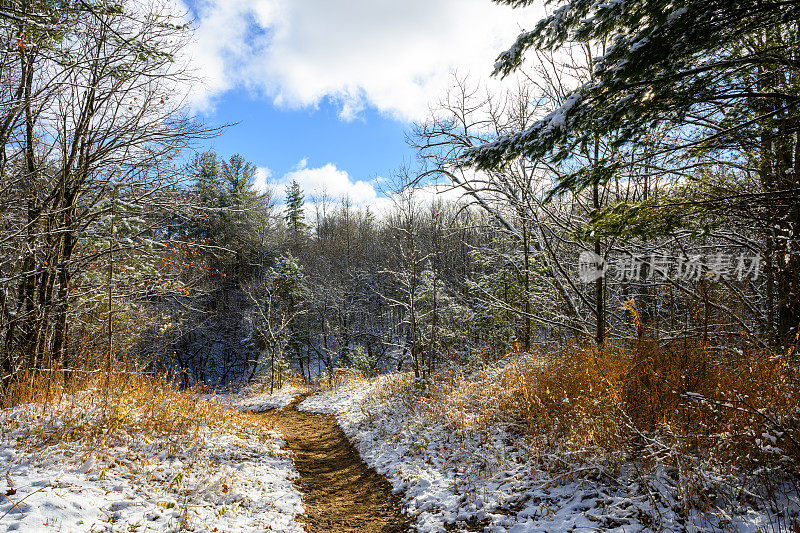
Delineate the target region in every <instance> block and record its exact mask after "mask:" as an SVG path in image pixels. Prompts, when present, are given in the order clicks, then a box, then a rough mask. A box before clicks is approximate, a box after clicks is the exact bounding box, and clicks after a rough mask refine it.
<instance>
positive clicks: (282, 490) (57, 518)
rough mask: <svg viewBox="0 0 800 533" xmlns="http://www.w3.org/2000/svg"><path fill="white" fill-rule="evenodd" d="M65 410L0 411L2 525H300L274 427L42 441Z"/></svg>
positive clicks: (297, 498)
mask: <svg viewBox="0 0 800 533" xmlns="http://www.w3.org/2000/svg"><path fill="white" fill-rule="evenodd" d="M92 416H93V415H92V414H91V413H87V414H86V417H87V418H91V417H92ZM59 417H60V413H59V412H58V410H57V409H53V410H48V411H46V412H43V411H42V409H41V407H37V406H22V407H17V408H15V409H12V410H3V411H0V533H6V532H12V531H20V532H28V531H43V532H44V531H70V532H83V531H87V532H88V531H131V532H133V531H139V532H144V531H179V530H180V531H183V530H191V531H195V532H212V531H227V532H254V531H264V530H267V529H269V530H272V531H286V532H298V533H299V532H302V531H304V529H303V525H302V524H300V523H298V521H297V517H298V515H300V514H302V513H303V512H304V508H303V503H302V499H301V494H300V493H299V491H298V490H297V488H296V487H295V486H294V484H293V480H294V479H295V478H296V477H297V475H298V474H297V472H296V470H295V468H294V466H293V464H292V461H291V456H290V452H288V451H286V450H285V449H284V442H283V440H282V439H281V437H280V435H279V434H278V433H276V432H275V431H272V430H268V429H263V428H256V427H230V428H228V427H211V426H202V427H200V428H199V429H198V430H197V431H196V433H194V434H191V435H190V434H174V433H173V434H169V435H163V436H159V435H149V434H138V435H137V434H135V433H133V434H128V433H126V432H125V430H118V431H117V432H116V433H115V434H114V438H113V439H112V441H113V442H109V443H106V444H105V445H104V446H96V445H94V446H85V445H81V444H80V443H76V442H63V441H62V442H59V439H53V438H44V439H41V440H37V436H40V435H44V434H48V433H49V432H50V431H51V430H52V429H54V428H55V429H57V428H58V426H59V425H60V424H61V423H62V421H61V419H60V418H59ZM53 434H55V433H53ZM34 442H36V443H37V444H35V445H33V444H32V443H34Z"/></svg>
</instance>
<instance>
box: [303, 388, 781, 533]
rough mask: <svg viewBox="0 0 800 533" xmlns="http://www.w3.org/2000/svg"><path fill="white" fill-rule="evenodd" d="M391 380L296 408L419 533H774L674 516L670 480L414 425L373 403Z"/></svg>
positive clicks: (414, 416)
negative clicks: (343, 449)
mask: <svg viewBox="0 0 800 533" xmlns="http://www.w3.org/2000/svg"><path fill="white" fill-rule="evenodd" d="M392 379H398V378H397V377H395V376H384V377H382V378H379V379H378V380H375V381H372V382H367V381H362V382H360V383H359V382H355V383H350V384H347V385H345V386H342V387H340V388H338V389H333V390H328V391H324V392H319V393H317V394H315V395H313V396H310V397H309V398H307V399H306V400H305V401H304V402H303V403H302V404H301V405H300V409H302V410H308V411H313V412H323V413H331V414H334V415H336V416H337V419H338V421H339V425H340V426H341V427H342V429H343V430H344V432H345V433H346V434H347V436H348V437H349V438H350V440H351V441H352V442H353V443H354V444H355V445H356V447H357V448H358V450H359V452H360V453H361V456H362V458H363V459H364V460H365V461H366V462H367V464H369V465H370V466H371V467H373V468H375V470H376V471H377V472H379V473H381V474H383V475H385V476H386V477H387V478H388V480H389V481H390V482H391V484H392V485H393V488H394V491H395V492H397V493H399V492H401V491H402V492H404V504H405V506H406V512H407V513H408V514H409V515H412V516H415V517H416V527H417V529H418V531H421V532H441V531H445V528H446V527H447V528H448V529H450V528H452V527H453V526H455V528H456V529H457V530H462V531H463V530H466V529H467V528H469V530H472V531H474V530H475V527H476V526H477V527H479V528H482V530H483V531H511V532H523V531H525V532H528V531H530V532H533V531H537V532H538V531H548V532H562V531H563V532H568V531H569V532H572V531H617V532H623V531H624V532H627V533H631V532H636V531H652V530H654V529H657V530H666V531H722V530H727V531H742V532H755V531H772V530H775V528H774V524H770V523H769V518H767V517H766V516H765V515H762V514H759V513H757V512H755V511H753V510H752V509H741V510H740V512H739V514H737V515H735V516H728V515H727V514H726V513H724V512H721V511H720V513H719V514H718V516H717V518H716V519H713V513H712V514H711V515H710V516H711V517H712V521H704V518H702V517H699V516H690V517H686V516H681V514H680V513H679V512H678V509H679V506H678V505H676V504H677V502H676V501H675V498H676V497H677V495H676V494H675V492H676V491H675V490H674V489H672V488H670V486H669V481H668V479H663V480H662V479H660V476H650V478H649V479H648V484H647V487H648V489H646V490H644V489H642V486H643V485H642V484H641V481H642V478H641V477H640V475H639V473H638V472H637V471H636V469H635V467H634V466H633V465H626V464H625V463H621V464H609V462H608V461H607V462H605V463H589V464H587V463H586V462H578V461H572V460H571V459H570V457H569V455H568V454H556V453H554V454H552V455H544V454H542V453H537V452H536V451H534V450H531V449H529V448H528V447H527V444H526V440H525V439H524V438H523V437H522V436H521V432H520V431H518V430H515V428H514V427H511V426H506V427H503V426H500V425H495V426H494V427H492V428H491V430H490V431H488V432H479V431H475V432H463V431H456V430H453V429H452V428H450V427H447V426H446V425H445V424H443V423H442V422H440V421H439V422H437V421H434V420H430V419H426V418H425V417H423V416H421V415H420V414H419V413H418V412H417V411H416V410H415V409H414V408H413V406H411V405H409V404H408V403H407V402H403V401H402V398H397V397H392V396H391V395H387V394H381V393H380V391H381V390H382V389H383V388H384V385H386V383H387V382H386V381H384V380H392ZM795 503H796V502H795ZM708 518H709V516H706V519H708ZM478 530H480V529H478Z"/></svg>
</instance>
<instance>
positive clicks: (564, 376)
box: [379, 341, 800, 467]
mask: <svg viewBox="0 0 800 533" xmlns="http://www.w3.org/2000/svg"><path fill="white" fill-rule="evenodd" d="M793 366H794V365H793V364H791V362H790V361H788V359H787V357H786V356H779V355H777V354H774V353H771V352H768V351H754V352H751V353H747V354H745V355H743V354H741V353H737V352H727V351H717V352H712V351H711V350H709V349H707V348H705V347H703V346H699V345H697V344H691V343H688V342H686V343H684V342H676V343H672V344H667V345H660V344H659V343H657V342H646V341H639V342H634V343H632V344H627V345H625V344H619V345H613V344H612V345H608V346H606V347H604V348H603V349H602V350H600V349H597V348H595V347H583V346H573V347H570V348H569V349H563V350H559V351H552V350H542V351H540V352H536V353H531V354H516V355H513V356H511V357H509V358H508V359H507V360H506V362H505V363H504V364H501V365H498V366H485V367H483V368H480V369H478V370H474V371H472V372H470V373H467V372H459V371H454V370H452V369H450V370H445V371H440V372H438V373H437V374H435V375H434V376H433V379H431V380H430V383H429V385H428V391H427V394H423V395H420V394H418V392H419V391H418V390H417V387H416V386H415V382H414V379H413V376H411V375H403V376H401V377H398V378H395V379H393V380H387V381H386V382H385V384H384V385H383V386H382V388H381V390H380V391H379V394H380V395H383V396H387V397H389V396H391V397H393V398H395V399H397V400H399V401H402V402H403V403H404V404H406V405H408V406H409V407H410V408H412V409H419V411H420V413H421V414H422V415H423V416H427V417H431V418H434V419H436V420H438V421H439V422H442V423H445V424H446V425H447V426H448V427H451V428H452V429H454V430H458V431H471V430H477V431H485V430H487V429H488V428H489V427H490V426H491V425H492V424H494V423H497V422H503V423H509V424H510V425H511V426H516V427H518V428H520V430H524V432H525V433H526V434H527V436H528V438H529V440H530V441H531V444H532V445H533V446H534V447H536V448H538V449H541V450H546V449H554V448H558V449H562V450H565V451H569V452H571V453H577V454H584V455H593V456H605V457H610V456H612V455H616V454H619V453H623V454H624V455H625V456H627V457H629V458H634V459H637V460H651V459H652V460H657V459H659V458H663V456H665V455H669V454H673V455H675V452H680V454H683V456H693V457H700V458H702V459H703V460H707V461H711V462H715V463H718V464H724V465H728V466H741V467H747V466H755V465H763V464H765V461H766V462H767V463H771V464H780V463H782V462H783V463H788V462H793V464H800V463H799V462H798V459H800V447H798V444H797V443H798V440H800V424H798V415H799V414H800V388H799V387H798V385H799V383H798V379H797V373H796V371H795V370H794V368H793Z"/></svg>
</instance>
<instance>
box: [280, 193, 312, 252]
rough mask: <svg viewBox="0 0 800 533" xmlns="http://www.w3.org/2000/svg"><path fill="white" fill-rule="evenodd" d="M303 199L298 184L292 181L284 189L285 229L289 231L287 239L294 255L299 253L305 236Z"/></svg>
mask: <svg viewBox="0 0 800 533" xmlns="http://www.w3.org/2000/svg"><path fill="white" fill-rule="evenodd" d="M304 206H305V198H304V196H303V191H302V190H301V189H300V184H298V183H297V181H296V180H292V183H291V185H289V186H288V187H287V188H286V215H285V219H286V227H287V228H288V230H289V238H290V241H291V244H292V250H293V251H294V253H295V254H297V253H298V252H299V249H300V245H301V244H302V242H303V239H304V238H305V236H306V229H307V226H306V222H305V207H304Z"/></svg>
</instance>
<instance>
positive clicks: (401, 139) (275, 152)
mask: <svg viewBox="0 0 800 533" xmlns="http://www.w3.org/2000/svg"><path fill="white" fill-rule="evenodd" d="M203 116H204V118H205V120H206V122H207V123H209V124H213V125H221V124H226V123H231V122H237V123H238V124H235V125H233V126H230V127H229V128H227V129H225V130H224V132H223V134H222V135H221V136H219V137H217V138H216V139H213V140H211V141H209V142H208V146H209V147H210V148H213V149H214V150H215V151H216V152H217V153H219V154H220V155H222V156H223V157H225V158H228V157H230V156H231V155H233V154H235V153H240V154H242V155H243V156H245V158H246V159H248V160H249V161H252V162H253V163H255V164H256V165H258V166H260V167H265V168H269V169H270V170H271V172H272V176H273V177H278V176H283V175H285V174H286V173H288V172H290V171H291V170H293V169H294V168H295V167H296V165H297V164H298V163H299V162H301V160H303V159H306V160H307V165H308V166H309V167H312V168H316V167H322V166H323V165H325V164H328V163H332V164H333V165H335V166H336V167H337V168H339V169H344V170H346V171H347V172H348V174H349V175H350V176H351V177H352V178H353V179H355V180H359V179H360V180H365V181H367V180H373V179H374V178H376V177H379V176H383V177H387V176H390V175H391V172H392V171H393V170H394V169H396V168H397V167H399V166H400V165H401V164H402V163H403V161H404V160H410V159H412V158H413V156H414V153H413V150H411V149H410V148H409V147H408V146H407V144H406V141H405V131H406V129H407V128H408V127H409V126H410V123H409V122H406V121H404V120H398V119H395V118H392V117H390V116H388V115H386V114H385V113H380V112H379V111H377V110H375V109H374V108H372V107H370V108H367V109H365V110H364V111H363V112H362V114H361V116H359V117H358V118H356V119H353V120H349V121H345V120H342V119H341V118H340V116H339V109H338V106H337V105H336V104H335V103H334V102H331V101H330V99H325V100H323V101H322V102H320V103H319V104H318V105H316V106H312V107H308V108H301V109H280V108H276V107H275V105H274V104H273V103H272V101H271V100H270V99H268V98H263V97H259V95H256V94H253V93H252V92H251V91H247V90H243V89H234V90H230V91H227V92H225V93H224V94H223V95H222V96H221V97H220V98H219V102H218V103H217V104H216V106H215V108H214V109H213V110H211V111H210V112H206V113H203Z"/></svg>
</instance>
